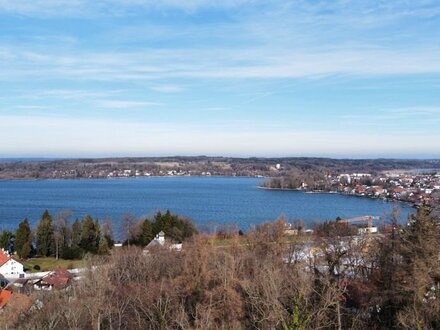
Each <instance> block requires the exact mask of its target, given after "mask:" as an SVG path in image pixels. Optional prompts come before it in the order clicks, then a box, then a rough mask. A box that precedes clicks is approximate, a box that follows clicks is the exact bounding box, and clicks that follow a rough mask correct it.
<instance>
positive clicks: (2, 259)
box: [0, 250, 9, 266]
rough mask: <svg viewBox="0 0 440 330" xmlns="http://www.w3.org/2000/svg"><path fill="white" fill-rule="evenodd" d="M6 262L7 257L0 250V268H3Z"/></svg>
mask: <svg viewBox="0 0 440 330" xmlns="http://www.w3.org/2000/svg"><path fill="white" fill-rule="evenodd" d="M8 260H9V257H8V256H7V255H6V254H5V253H4V252H3V251H2V250H0V266H3V264H5V263H6V261H8Z"/></svg>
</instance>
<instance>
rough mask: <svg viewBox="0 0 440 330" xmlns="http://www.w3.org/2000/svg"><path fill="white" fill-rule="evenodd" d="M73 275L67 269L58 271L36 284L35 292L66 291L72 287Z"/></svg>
mask: <svg viewBox="0 0 440 330" xmlns="http://www.w3.org/2000/svg"><path fill="white" fill-rule="evenodd" d="M72 278H73V275H72V274H71V273H70V272H69V271H68V270H67V269H61V268H59V269H56V270H54V271H53V272H50V273H49V274H47V275H46V276H44V277H43V278H41V279H39V280H37V281H36V282H34V289H35V290H52V289H57V290H60V289H64V288H66V287H68V286H69V285H70V282H71V281H72Z"/></svg>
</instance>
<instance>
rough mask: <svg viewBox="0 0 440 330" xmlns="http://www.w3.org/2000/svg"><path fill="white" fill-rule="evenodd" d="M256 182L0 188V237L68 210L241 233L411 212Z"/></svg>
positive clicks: (38, 183) (177, 180)
mask: <svg viewBox="0 0 440 330" xmlns="http://www.w3.org/2000/svg"><path fill="white" fill-rule="evenodd" d="M261 180H262V179H257V178H243V177H240V178H236V177H235V178H234V177H157V178H136V179H131V178H127V179H111V180H105V179H96V180H94V179H87V180H17V181H13V180H4V181H0V229H2V228H9V229H15V228H16V227H17V225H18V223H19V222H20V221H21V220H23V219H24V218H25V217H27V218H29V221H30V222H31V224H33V225H35V223H36V222H37V221H38V220H39V218H40V217H41V214H42V213H43V212H44V210H46V209H48V210H49V212H51V213H52V214H54V213H56V212H58V211H60V210H64V209H70V210H72V212H73V218H76V217H82V216H84V215H86V214H90V215H92V216H93V217H98V218H99V219H106V218H111V219H112V220H113V225H114V227H115V228H117V224H118V222H119V221H120V219H121V218H122V216H123V215H124V214H126V213H131V214H133V215H135V216H137V217H139V216H143V215H147V216H151V215H153V214H154V212H155V211H157V210H167V209H169V210H170V211H171V212H173V213H177V214H180V215H184V216H187V217H190V218H192V219H193V220H194V221H195V222H196V224H197V225H198V226H199V227H203V226H204V225H206V224H210V226H215V224H217V225H220V224H234V225H237V226H239V227H240V228H242V229H245V230H246V229H248V228H249V226H251V225H255V224H259V223H262V222H264V221H270V220H274V219H276V218H277V217H279V216H280V215H284V216H285V217H287V218H288V219H289V220H294V219H303V220H304V221H305V222H306V223H307V224H311V223H313V222H315V221H323V220H328V219H332V220H334V219H335V218H336V217H338V216H340V217H342V218H349V217H356V216H362V215H373V216H381V217H382V219H383V220H385V219H386V217H387V216H389V214H390V213H391V211H392V209H393V207H395V206H398V207H400V208H401V215H400V217H401V220H404V219H406V217H407V215H408V214H409V213H410V212H413V209H412V208H410V207H409V206H407V205H405V204H401V203H390V202H384V201H382V200H373V199H369V198H360V197H353V196H343V195H337V194H306V193H303V192H299V191H277V190H264V189H258V188H257V185H258V183H260V182H261Z"/></svg>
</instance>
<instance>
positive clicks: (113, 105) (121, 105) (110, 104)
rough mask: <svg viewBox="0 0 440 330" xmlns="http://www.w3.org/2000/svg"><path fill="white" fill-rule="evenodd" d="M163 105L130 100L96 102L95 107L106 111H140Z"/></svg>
mask: <svg viewBox="0 0 440 330" xmlns="http://www.w3.org/2000/svg"><path fill="white" fill-rule="evenodd" d="M161 105H162V103H157V102H143V101H128V100H101V101H96V103H95V106H96V107H98V108H104V109H140V108H151V107H157V106H161Z"/></svg>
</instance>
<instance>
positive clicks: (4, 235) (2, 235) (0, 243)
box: [0, 230, 13, 251]
mask: <svg viewBox="0 0 440 330" xmlns="http://www.w3.org/2000/svg"><path fill="white" fill-rule="evenodd" d="M12 236H13V234H12V233H11V232H10V231H8V230H3V231H1V232H0V249H3V250H6V251H9V248H10V243H11V238H12Z"/></svg>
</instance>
